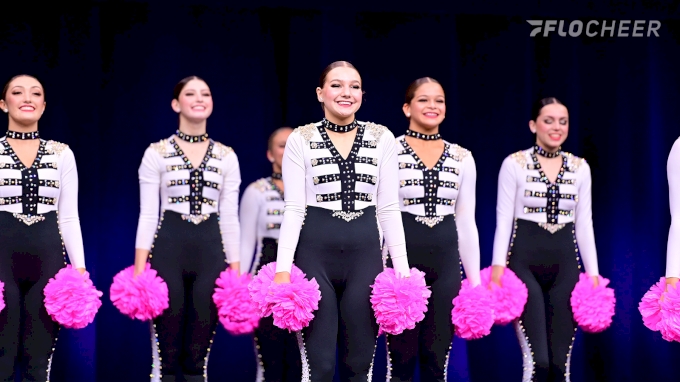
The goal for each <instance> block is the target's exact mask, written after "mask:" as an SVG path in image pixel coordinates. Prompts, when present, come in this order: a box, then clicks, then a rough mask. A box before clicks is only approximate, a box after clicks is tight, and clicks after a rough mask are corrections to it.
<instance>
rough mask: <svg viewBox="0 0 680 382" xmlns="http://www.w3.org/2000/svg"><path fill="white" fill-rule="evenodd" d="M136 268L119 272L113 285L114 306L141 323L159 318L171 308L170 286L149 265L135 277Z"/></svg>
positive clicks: (132, 267)
mask: <svg viewBox="0 0 680 382" xmlns="http://www.w3.org/2000/svg"><path fill="white" fill-rule="evenodd" d="M134 273H135V267H134V266H129V267H127V268H125V269H123V270H122V271H120V272H118V274H117V275H116V276H114V278H113V284H111V289H110V295H111V296H110V297H111V302H113V305H114V306H115V307H116V308H118V310H119V311H120V312H121V313H123V314H124V315H126V316H128V317H130V318H134V319H138V320H141V321H147V320H152V319H154V318H156V317H158V316H159V315H160V314H161V313H162V312H163V311H164V310H165V309H167V308H168V306H169V298H168V285H167V284H166V283H165V281H163V279H162V278H161V277H160V276H157V275H158V273H157V272H156V271H155V270H153V269H151V264H149V263H147V264H146V267H145V269H144V272H142V273H141V274H139V275H137V277H135V276H134Z"/></svg>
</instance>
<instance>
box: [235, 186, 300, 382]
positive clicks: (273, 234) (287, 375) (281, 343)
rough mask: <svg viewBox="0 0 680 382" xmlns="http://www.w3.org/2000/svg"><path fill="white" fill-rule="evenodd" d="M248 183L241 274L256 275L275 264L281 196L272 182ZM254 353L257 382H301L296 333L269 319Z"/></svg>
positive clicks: (242, 213)
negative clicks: (256, 359) (267, 266)
mask: <svg viewBox="0 0 680 382" xmlns="http://www.w3.org/2000/svg"><path fill="white" fill-rule="evenodd" d="M280 176H281V174H280V173H277V174H272V176H271V177H267V178H262V179H258V180H257V181H255V182H253V183H251V184H250V185H249V186H248V187H247V188H246V190H245V192H244V193H243V197H242V198H241V208H240V210H239V216H240V222H241V271H242V272H250V273H252V274H253V275H256V274H257V272H258V271H259V270H260V268H262V267H263V266H264V265H266V264H268V263H270V262H272V261H276V251H277V249H278V245H279V244H278V243H279V233H280V228H281V222H282V221H283V210H284V201H283V192H282V191H281V189H279V188H278V187H276V185H275V184H274V182H273V180H272V179H273V178H279V179H280ZM255 345H256V349H257V357H258V365H257V379H256V381H257V382H260V381H266V382H274V381H276V382H279V381H288V382H294V381H299V380H300V375H301V373H302V371H301V365H300V351H299V350H298V344H297V338H296V336H295V333H290V332H288V331H287V330H283V329H280V328H278V327H276V326H274V319H273V318H272V317H271V316H269V317H265V318H262V319H261V320H260V325H259V327H258V328H257V329H255Z"/></svg>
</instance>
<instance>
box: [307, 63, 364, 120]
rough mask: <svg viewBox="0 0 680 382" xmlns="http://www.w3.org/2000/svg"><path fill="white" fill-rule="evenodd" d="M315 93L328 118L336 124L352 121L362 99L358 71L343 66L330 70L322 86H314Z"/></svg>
mask: <svg viewBox="0 0 680 382" xmlns="http://www.w3.org/2000/svg"><path fill="white" fill-rule="evenodd" d="M316 94H317V97H318V99H319V102H322V103H323V106H324V111H325V113H326V118H327V119H328V120H330V121H331V122H334V123H338V124H345V123H350V122H352V121H353V120H354V113H356V112H357V110H359V107H361V100H362V91H361V77H360V76H359V72H357V71H356V70H355V69H352V68H349V67H344V66H343V67H338V68H335V69H333V70H331V71H330V72H328V74H327V75H326V82H325V83H324V84H323V87H322V88H316Z"/></svg>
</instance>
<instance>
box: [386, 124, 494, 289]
mask: <svg viewBox="0 0 680 382" xmlns="http://www.w3.org/2000/svg"><path fill="white" fill-rule="evenodd" d="M397 147H398V148H399V152H398V154H399V186H400V188H399V200H400V201H401V203H400V206H401V210H402V211H403V212H408V213H410V214H412V215H415V220H416V221H418V222H421V223H423V224H426V225H428V226H429V227H434V226H436V225H437V224H438V223H440V222H441V221H442V220H443V218H444V216H446V215H454V216H455V219H456V227H457V230H458V250H459V253H460V259H461V261H462V263H463V267H464V268H465V274H466V276H467V277H468V279H469V280H470V282H471V284H472V285H473V286H475V285H478V284H479V283H480V282H481V281H480V276H479V233H478V231H477V224H476V222H475V204H476V197H475V190H476V181H477V169H476V166H475V160H474V158H473V157H472V154H470V151H468V150H466V149H464V148H462V147H460V146H458V145H456V144H452V143H449V142H446V141H444V151H443V153H442V156H441V157H440V158H439V160H438V161H437V164H436V165H435V166H434V167H433V168H431V169H428V168H427V167H426V166H425V165H424V164H423V162H422V160H421V159H420V158H419V157H418V155H417V154H416V153H415V151H414V150H413V148H411V146H410V145H409V144H408V143H407V142H406V139H405V137H404V136H403V135H402V136H400V137H398V138H397Z"/></svg>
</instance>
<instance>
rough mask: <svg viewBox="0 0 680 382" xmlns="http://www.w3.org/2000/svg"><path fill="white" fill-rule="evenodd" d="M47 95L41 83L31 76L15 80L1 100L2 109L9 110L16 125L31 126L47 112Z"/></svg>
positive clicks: (0, 106)
mask: <svg viewBox="0 0 680 382" xmlns="http://www.w3.org/2000/svg"><path fill="white" fill-rule="evenodd" d="M45 105H46V103H45V93H44V91H43V88H42V85H41V84H40V82H39V81H38V80H37V79H35V78H33V77H29V76H20V77H17V78H14V79H13V80H12V81H10V83H9V84H8V85H7V91H6V92H5V94H4V95H3V99H2V100H0V108H2V109H3V111H4V110H7V113H8V114H9V118H10V120H12V121H13V122H14V123H16V124H19V125H22V126H29V125H32V124H35V123H36V122H38V120H39V119H40V117H41V116H42V113H43V112H44V111H45Z"/></svg>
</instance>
